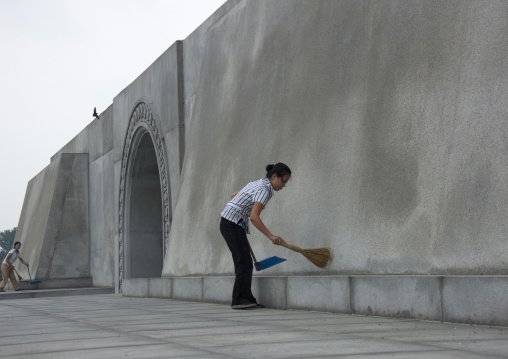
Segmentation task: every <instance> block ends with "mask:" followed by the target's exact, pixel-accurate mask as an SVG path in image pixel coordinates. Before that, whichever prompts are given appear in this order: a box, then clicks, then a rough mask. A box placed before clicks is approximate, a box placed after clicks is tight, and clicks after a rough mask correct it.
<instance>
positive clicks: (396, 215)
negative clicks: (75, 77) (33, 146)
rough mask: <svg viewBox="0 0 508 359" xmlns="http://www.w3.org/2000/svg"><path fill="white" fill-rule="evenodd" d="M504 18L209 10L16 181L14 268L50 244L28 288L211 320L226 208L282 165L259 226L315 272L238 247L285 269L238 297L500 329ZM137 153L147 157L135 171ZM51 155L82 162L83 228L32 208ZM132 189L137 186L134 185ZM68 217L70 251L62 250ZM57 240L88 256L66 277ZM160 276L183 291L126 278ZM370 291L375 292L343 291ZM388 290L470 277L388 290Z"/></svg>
mask: <svg viewBox="0 0 508 359" xmlns="http://www.w3.org/2000/svg"><path fill="white" fill-rule="evenodd" d="M507 11H508V3H507V2H506V1H501V0H494V1H483V2H479V1H475V0H447V1H438V0H429V1H420V0H367V1H357V0H341V1H338V0H337V1H336V0H308V1H294V0H258V1H248V0H229V1H227V2H226V3H225V4H224V5H223V6H222V7H221V8H220V9H218V10H217V12H215V13H214V14H213V15H211V16H210V18H208V19H207V20H206V21H205V22H204V23H203V24H202V25H201V26H200V27H199V28H198V29H196V31H194V32H193V33H192V34H191V35H190V36H189V37H188V38H187V39H184V40H182V41H177V42H176V43H174V44H173V45H171V46H170V47H169V48H168V50H167V51H165V52H164V53H163V54H161V56H160V57H159V58H157V59H156V60H155V61H154V63H153V64H152V65H151V66H149V67H148V68H147V69H146V70H145V71H144V72H143V73H142V74H140V76H139V77H137V78H136V79H134V80H129V79H126V84H128V85H127V86H126V88H125V89H124V90H122V91H121V92H120V93H119V94H118V95H117V96H114V94H112V96H114V98H113V103H112V105H111V106H110V107H109V108H108V109H106V110H105V111H104V112H103V113H101V114H100V119H97V120H94V121H93V122H92V123H91V124H90V125H89V126H87V128H85V129H84V130H83V131H82V132H80V133H79V134H78V135H77V136H76V137H75V138H74V139H72V140H71V141H70V142H69V143H68V144H67V145H65V146H64V147H63V148H62V149H61V150H60V151H58V153H57V154H55V156H53V157H52V159H51V163H50V165H49V166H48V167H47V168H46V169H44V170H43V171H42V172H41V173H40V174H39V175H37V176H36V177H35V178H34V179H33V180H32V181H31V182H30V183H29V185H28V188H27V194H26V196H25V202H24V205H23V213H22V216H21V218H20V223H19V225H18V233H19V235H20V236H21V237H19V238H20V239H21V240H22V242H23V248H22V254H23V255H24V257H25V259H27V257H28V259H29V260H30V261H31V260H32V259H35V260H36V259H37V258H38V257H39V256H40V255H41V253H42V254H47V253H50V251H52V248H54V246H53V244H54V242H51V243H49V244H43V243H42V241H43V237H44V236H46V237H47V233H50V234H51V236H50V237H47V238H52V240H60V241H61V243H62V245H61V246H57V247H56V248H57V251H56V252H55V255H54V256H53V257H51V258H49V257H46V258H43V260H44V263H45V264H44V266H45V271H46V273H47V272H48V271H50V270H51V271H53V272H54V273H55V274H58V275H60V276H66V277H76V276H78V275H79V276H83V277H86V278H88V277H90V276H91V277H92V283H93V285H95V286H113V285H114V286H115V288H116V291H117V292H121V291H122V290H125V293H129V292H132V293H135V295H139V296H145V295H154V296H168V295H170V296H173V297H177V298H181V299H189V298H191V299H195V300H198V298H199V300H204V298H206V299H207V300H210V301H214V302H224V301H226V300H227V298H228V296H229V292H230V290H229V287H228V289H227V290H226V291H224V292H222V291H220V290H219V289H217V288H221V287H227V286H228V285H229V284H228V283H229V282H230V280H229V279H227V277H229V276H231V275H232V273H233V266H232V263H231V257H230V253H229V251H228V249H227V247H226V245H225V243H224V241H223V239H222V238H221V235H220V233H219V230H218V223H219V213H220V211H221V210H222V208H223V206H224V204H225V203H226V201H227V200H228V196H229V194H230V193H232V192H233V191H235V190H238V189H240V188H241V186H243V185H245V184H246V183H247V182H249V181H252V180H255V179H258V178H260V177H262V176H263V175H264V166H265V165H266V164H267V163H270V162H276V161H283V162H286V163H287V164H288V165H289V166H290V167H291V168H292V170H293V178H292V180H291V182H290V184H289V186H288V187H287V188H285V189H284V190H283V191H282V192H280V193H277V194H276V196H275V197H274V198H273V199H272V200H271V201H270V203H269V205H268V206H267V208H266V209H265V210H264V211H263V220H264V221H265V223H266V224H267V226H268V228H269V229H270V230H271V231H272V232H273V233H275V234H278V235H281V236H282V237H283V238H284V239H286V240H287V241H288V242H290V243H293V244H296V245H298V246H300V247H302V248H312V247H322V246H329V247H331V248H332V250H333V252H334V260H333V262H332V263H331V264H330V266H329V267H328V268H327V269H326V270H321V269H317V268H315V267H314V266H313V265H312V264H310V263H309V262H308V261H306V260H305V259H303V258H302V256H301V255H300V254H298V253H294V252H291V251H288V250H286V249H284V248H278V247H274V246H272V245H271V244H270V242H269V241H268V240H267V239H266V238H264V237H263V236H262V235H261V234H259V233H258V232H257V231H256V230H253V233H252V235H251V236H250V241H251V244H252V247H253V249H254V252H255V253H256V255H257V256H258V257H259V258H264V257H269V256H273V255H277V256H280V257H284V258H287V259H288V261H287V262H284V263H283V264H281V265H278V266H276V267H274V268H273V269H272V270H271V271H270V272H269V273H266V274H265V275H267V276H272V278H271V279H255V281H254V288H255V290H261V293H262V294H260V295H261V296H263V297H262V298H263V300H266V302H267V303H269V304H270V305H273V306H276V307H284V306H287V305H288V303H289V304H290V305H291V306H294V307H297V308H312V309H317V308H322V309H323V310H333V311H335V310H337V311H343V310H347V308H348V307H349V308H350V310H351V311H352V312H354V310H355V309H354V308H357V310H358V312H359V313H362V314H376V315H401V316H415V317H430V318H433V319H434V318H438V317H441V318H446V320H457V321H464V322H476V323H506V321H508V317H507V315H508V314H506V313H508V311H506V310H505V309H506V291H507V290H508V289H507V286H506V282H503V283H501V282H502V281H504V280H505V279H502V278H504V277H503V276H506V275H508V272H507V268H508V267H507V265H506V264H507V260H506V253H507V252H508V241H506V238H508V226H506V218H505V217H506V216H505V213H507V212H508V202H507V201H506V200H505V199H506V198H507V197H508V182H507V181H506V178H507V176H508V147H507V145H506V144H507V143H508V126H506V118H507V115H508V110H507V107H506V100H505V99H506V98H508V72H507V71H506V63H507V60H508V37H507V36H506V28H507V26H508V18H507V17H506V16H505V14H506V13H507ZM132 51H133V52H135V51H137V48H136V44H133V47H132ZM130 81H132V82H131V83H130V84H129V82H130ZM147 135H149V137H150V138H151V140H152V142H151V143H149V141H146V142H145V141H142V139H143V136H147ZM150 144H153V149H155V154H154V151H152V150H151V149H150V150H149V151H148V152H149V153H150V157H149V160H148V161H142V157H143V156H142V152H143V151H142V150H143V148H142V147H143V145H150ZM68 154H74V155H75V156H83V155H80V154H85V155H87V156H88V164H89V166H88V172H87V173H88V177H87V181H88V187H87V188H88V195H87V196H85V197H86V198H87V199H88V201H89V202H88V210H83V208H84V207H80V206H82V205H83V203H84V202H83V201H81V202H80V201H74V199H75V198H72V199H73V201H68V202H67V203H66V204H65V205H64V204H62V203H61V202H59V201H56V202H55V201H53V202H52V201H51V196H52V191H53V192H54V191H55V188H56V187H55V186H56V182H57V180H58V179H57V175H58V173H59V172H58V171H60V170H61V169H60V167H61V165H62V164H63V162H62V161H63V159H64V158H65V157H67V158H68V156H69V155H68ZM137 163H141V166H136V164H137ZM157 171H158V172H157ZM142 173H150V174H151V175H152V177H154V178H153V179H154V180H153V181H149V182H146V183H145V182H143V181H138V180H139V179H141V177H142V176H141V177H140V176H138V175H139V174H142ZM157 173H158V176H159V183H160V190H158V189H157V188H156V187H157V181H156V180H155V177H157ZM71 177H72V176H71ZM70 183H73V182H72V181H71V182H70ZM144 183H145V184H144ZM77 189H80V188H78V187H76V188H74V189H72V188H71V191H70V192H69V193H70V194H71V195H72V196H74V194H76V193H77V192H79V191H75V193H71V192H72V191H73V190H77ZM58 191H60V192H58ZM147 191H149V192H150V196H144V195H143V194H144V193H145V192H147ZM56 192H58V193H60V195H63V190H62V189H61V188H60V189H58V188H57V189H56ZM56 192H55V193H56ZM83 193H84V192H83V191H82V194H83ZM59 198H60V199H61V197H59ZM143 198H147V199H148V198H149V199H150V201H148V200H146V201H144V200H143ZM160 203H162V205H161V204H160ZM133 207H134V208H133ZM155 207H157V208H155ZM62 211H64V212H62ZM50 213H54V214H55V216H54V217H51V215H50ZM58 216H60V217H61V218H62V219H63V221H61V222H58V221H55V219H56V218H57V217H58ZM85 218H88V221H87V224H86V225H87V226H88V227H87V228H88V231H89V237H86V238H89V245H83V244H84V240H85V239H86V238H85V236H82V237H79V236H75V235H76V234H77V233H74V232H73V231H74V230H77V231H78V232H80V231H81V229H86V228H84V227H83V223H82V222H80V221H82V220H83V219H85ZM139 224H141V225H139ZM144 224H147V225H148V224H149V226H147V227H145V226H144ZM45 233H46V234H45ZM83 233H84V232H80V233H79V234H83ZM161 233H162V235H161ZM46 237H44V238H46ZM78 237H79V238H78ZM147 237H150V238H152V240H151V241H150V246H149V247H150V248H152V250H151V256H152V257H153V259H154V265H153V267H152V268H151V269H150V270H147V271H146V272H145V271H144V268H143V265H144V264H145V262H144V259H143V257H142V256H136V255H133V254H135V252H136V251H138V250H139V249H140V248H141V249H147V247H148V246H145V245H144V242H143V241H144V240H145V239H146V238H147ZM76 239H77V240H76ZM74 242H77V243H78V244H79V245H80V248H86V249H89V253H85V255H83V252H82V251H81V250H74V249H73V251H72V252H71V253H70V254H71V256H72V255H76V260H77V261H76V264H77V265H78V270H76V268H74V267H72V266H69V267H68V268H66V263H65V260H62V258H64V259H65V258H66V256H65V255H64V256H62V254H65V253H68V252H69V251H68V249H69V248H74V247H73V245H72V243H74ZM161 242H162V243H161ZM42 246H47V247H49V249H44V250H42V249H41V248H42ZM154 248H157V249H155V250H154ZM160 248H163V249H162V250H160ZM61 250H63V251H61ZM25 251H26V252H25ZM133 252H134V253H133ZM56 254H58V256H57V255H56ZM87 256H89V257H88V258H89V260H87ZM50 262H51V267H49V264H50ZM84 263H88V265H83V264H84ZM31 264H32V262H31ZM161 265H162V268H161ZM34 268H35V267H34ZM83 268H85V269H86V270H85V271H82V270H81V269H83ZM20 269H23V268H22V267H20ZM84 272H86V273H84ZM159 272H162V276H164V278H166V277H168V278H169V277H185V278H181V279H175V280H173V279H169V283H170V286H167V284H168V283H167V282H163V281H155V278H150V279H146V280H140V281H136V280H137V279H138V278H135V277H153V276H156V277H160V273H159ZM22 275H24V276H25V275H26V273H22ZM316 275H317V276H322V277H323V278H322V279H319V280H318V281H315V278H314V276H316ZM369 275H370V276H378V277H376V278H370V279H364V280H363V279H361V278H360V279H358V280H357V281H355V280H354V277H355V276H369ZM403 275H414V276H429V277H435V278H444V277H447V278H451V277H452V276H454V275H457V276H459V277H460V276H465V277H471V278H472V277H474V276H478V278H476V279H474V280H473V279H457V280H454V279H449V281H442V280H441V279H417V280H414V278H413V279H409V278H406V279H404V280H400V279H398V278H395V279H394V278H391V277H392V276H403ZM327 276H329V278H328V279H326V277H327ZM333 276H346V277H349V279H348V281H349V283H348V281H343V280H337V279H334V280H332V279H330V278H332V277H333ZM383 276H385V277H386V278H385V279H383V278H382V277H383ZM495 276H500V277H499V278H494V277H495ZM223 277H224V278H225V279H224V278H223ZM290 277H295V278H296V279H295V280H294V281H293V280H289V281H288V280H286V279H284V278H290ZM306 277H307V279H306ZM204 278H217V279H212V280H205V279H204ZM219 278H222V279H219ZM152 279H153V280H154V282H153V283H150V281H152ZM124 280H125V283H124V284H125V288H122V281H124ZM130 280H132V281H131V282H129V281H130ZM164 280H166V279H164ZM146 281H148V284H147V285H145V284H144V283H145V282H146ZM500 281H501V282H500ZM281 283H282V284H283V285H285V287H282V286H281ZM500 283H501V285H500V286H497V285H498V284H500ZM309 284H310V285H311V287H312V288H313V291H311V292H309V293H305V294H301V288H302V287H306V286H308V285H309ZM214 285H218V287H217V288H215V289H214V288H213V286H214ZM496 286H497V287H496ZM314 293H319V296H317V295H313V294H314ZM487 293H488V294H487ZM348 294H349V296H348ZM374 295H375V298H377V300H376V301H375V302H374V303H373V302H372V297H373V296H374ZM443 308H444V310H443ZM499 313H500V314H499Z"/></svg>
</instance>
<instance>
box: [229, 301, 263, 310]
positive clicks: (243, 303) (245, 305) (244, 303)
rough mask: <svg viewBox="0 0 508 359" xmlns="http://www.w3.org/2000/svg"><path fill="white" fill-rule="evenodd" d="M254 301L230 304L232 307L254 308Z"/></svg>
mask: <svg viewBox="0 0 508 359" xmlns="http://www.w3.org/2000/svg"><path fill="white" fill-rule="evenodd" d="M256 306H257V304H256V303H251V302H248V301H244V302H241V303H240V304H234V305H232V306H231V308H233V309H247V308H256Z"/></svg>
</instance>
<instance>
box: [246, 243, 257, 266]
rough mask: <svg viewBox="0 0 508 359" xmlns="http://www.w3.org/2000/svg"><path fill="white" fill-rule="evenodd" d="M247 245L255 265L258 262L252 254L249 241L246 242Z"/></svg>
mask: <svg viewBox="0 0 508 359" xmlns="http://www.w3.org/2000/svg"><path fill="white" fill-rule="evenodd" d="M247 244H248V245H249V251H250V255H251V256H252V258H253V259H254V263H257V262H258V261H257V260H256V256H255V255H254V252H253V251H252V247H251V246H250V243H249V240H247Z"/></svg>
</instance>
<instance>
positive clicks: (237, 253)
mask: <svg viewBox="0 0 508 359" xmlns="http://www.w3.org/2000/svg"><path fill="white" fill-rule="evenodd" d="M220 233H221V234H222V236H223V237H224V239H225V240H226V243H227V245H228V247H229V250H230V251H231V255H232V256H233V262H234V264H235V284H234V286H233V297H232V300H231V305H236V304H240V303H242V302H245V301H249V302H251V303H257V301H256V298H254V296H253V295H252V292H251V284H252V271H253V268H254V266H253V264H252V258H251V256H250V251H249V242H248V241H247V234H246V233H245V229H243V228H242V227H240V226H239V225H237V224H236V223H233V222H231V221H228V220H227V219H225V218H221V221H220Z"/></svg>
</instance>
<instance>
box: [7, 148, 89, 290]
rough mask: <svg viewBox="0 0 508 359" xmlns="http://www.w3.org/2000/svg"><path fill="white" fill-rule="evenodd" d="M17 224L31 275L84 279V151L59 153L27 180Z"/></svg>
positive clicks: (86, 246)
mask: <svg viewBox="0 0 508 359" xmlns="http://www.w3.org/2000/svg"><path fill="white" fill-rule="evenodd" d="M18 228H19V229H20V230H19V231H17V232H16V239H15V240H16V241H20V242H21V243H22V246H23V250H22V251H21V254H22V257H23V258H24V259H25V260H26V261H28V263H29V264H30V275H31V276H32V279H33V278H37V279H43V280H46V279H64V278H81V277H90V249H89V246H90V242H89V220H88V154H62V155H61V156H59V157H58V158H56V159H55V161H53V162H52V163H51V165H50V166H48V167H47V168H46V169H44V170H43V171H42V172H41V173H40V174H39V175H38V176H36V177H35V178H34V179H32V180H31V181H30V183H29V184H28V188H27V194H26V196H25V201H24V204H23V211H22V213H21V217H20V221H19V224H18ZM16 269H17V270H18V272H19V273H20V275H21V276H22V277H24V278H29V273H28V270H27V268H26V267H25V266H24V265H22V264H20V263H16Z"/></svg>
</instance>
